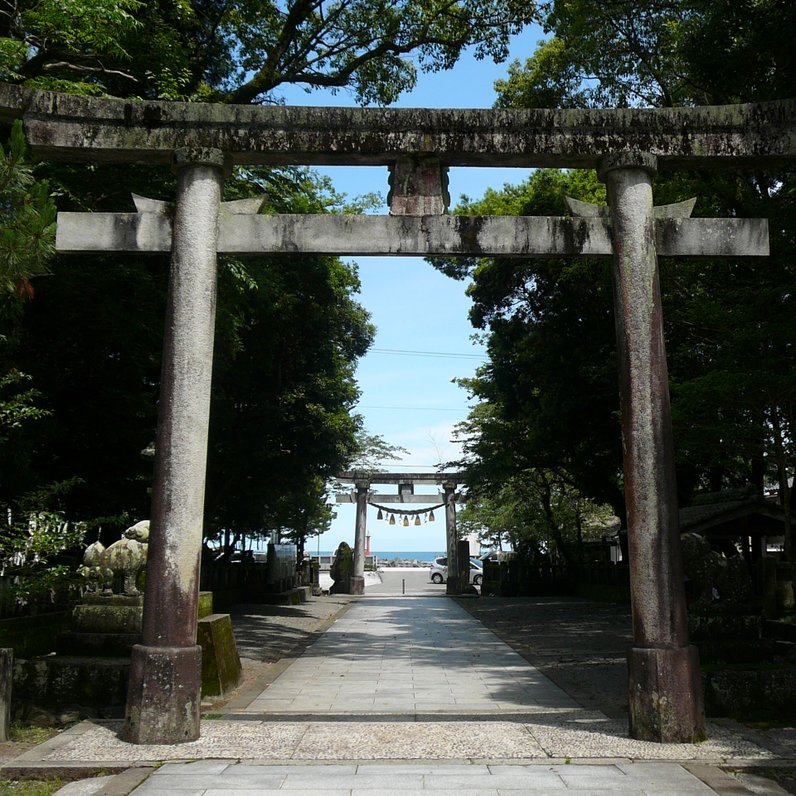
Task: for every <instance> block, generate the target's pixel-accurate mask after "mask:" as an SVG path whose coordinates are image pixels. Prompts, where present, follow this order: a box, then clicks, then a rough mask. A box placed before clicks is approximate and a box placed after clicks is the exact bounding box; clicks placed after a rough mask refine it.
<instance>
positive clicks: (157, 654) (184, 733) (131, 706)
mask: <svg viewBox="0 0 796 796" xmlns="http://www.w3.org/2000/svg"><path fill="white" fill-rule="evenodd" d="M201 689H202V648H201V647H200V646H198V645H196V646H193V647H148V646H145V645H143V644H136V645H135V646H134V647H133V653H132V659H131V661H130V690H129V691H128V694H127V711H126V714H125V718H124V727H123V728H122V738H124V740H125V741H128V742H130V743H138V744H175V743H185V742H186V741H195V740H196V739H197V738H199V709H200V702H201V697H200V696H199V694H200V692H201Z"/></svg>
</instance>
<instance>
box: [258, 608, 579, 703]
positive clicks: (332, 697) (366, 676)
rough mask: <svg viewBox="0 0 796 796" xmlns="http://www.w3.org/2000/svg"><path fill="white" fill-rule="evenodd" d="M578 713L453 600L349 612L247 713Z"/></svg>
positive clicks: (565, 696) (562, 693)
mask: <svg viewBox="0 0 796 796" xmlns="http://www.w3.org/2000/svg"><path fill="white" fill-rule="evenodd" d="M579 707H580V706H579V705H578V704H577V703H576V702H575V701H574V700H573V699H571V698H570V697H569V696H567V695H566V694H565V693H564V692H563V691H562V690H561V689H560V688H558V687H557V686H555V685H553V683H552V682H551V681H550V680H548V679H547V678H546V677H544V676H542V675H540V674H539V672H537V671H536V670H535V669H534V668H533V667H531V666H529V665H528V664H527V663H526V661H524V660H523V659H522V658H521V657H520V656H519V655H518V654H517V653H516V652H514V651H513V650H512V649H511V648H510V647H508V646H507V645H506V644H504V643H503V642H501V641H499V640H498V639H497V638H496V637H495V636H494V634H492V633H491V632H490V631H488V630H487V629H486V628H485V627H484V626H483V625H481V624H480V623H478V622H474V621H473V619H472V617H470V616H469V615H468V614H467V613H466V612H465V611H464V610H463V609H462V608H461V607H460V606H459V605H458V604H457V603H455V602H453V601H452V600H445V599H433V598H401V597H378V598H376V597H374V598H369V599H367V600H362V601H360V602H358V603H357V604H355V605H353V606H352V607H351V608H349V610H348V611H347V612H346V613H345V615H344V616H342V617H341V618H340V619H339V620H338V621H337V622H335V624H334V625H332V627H330V628H329V629H328V630H327V631H326V633H324V634H323V636H322V637H321V638H320V639H319V640H318V641H317V642H316V643H315V644H313V645H312V647H311V648H310V649H309V650H307V652H306V653H305V654H304V655H303V656H302V657H301V658H300V659H299V660H297V661H296V662H295V663H294V664H293V665H292V666H290V667H289V668H288V669H287V670H286V671H285V672H284V673H283V674H282V675H281V676H280V677H279V678H278V679H277V680H276V681H275V682H274V683H273V685H271V686H270V687H269V688H268V689H267V690H265V691H263V693H262V694H261V695H260V696H259V697H257V698H256V699H255V700H254V701H253V702H252V703H251V704H250V705H249V706H248V708H247V709H246V712H250V713H251V712H254V713H259V712H262V713H263V714H267V715H271V714H277V713H278V714H283V713H287V714H290V713H298V714H312V715H314V716H322V715H324V714H329V713H331V714H352V713H353V714H357V713H359V714H366V715H372V714H377V715H382V714H398V715H404V714H411V715H415V714H427V715H435V716H439V715H441V714H460V715H463V716H472V715H478V714H488V715H490V716H495V715H503V714H512V713H529V712H539V711H544V712H549V711H552V710H574V709H579Z"/></svg>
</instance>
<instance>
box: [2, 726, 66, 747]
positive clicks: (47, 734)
mask: <svg viewBox="0 0 796 796" xmlns="http://www.w3.org/2000/svg"><path fill="white" fill-rule="evenodd" d="M55 735H58V730H57V729H56V728H55V727H35V726H33V725H32V724H22V723H20V722H18V721H15V722H14V724H13V725H12V726H11V740H12V741H18V742H19V743H32V744H40V743H44V742H45V741H49V740H50V738H52V737H53V736H55Z"/></svg>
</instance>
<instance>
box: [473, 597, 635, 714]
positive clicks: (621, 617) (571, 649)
mask: <svg viewBox="0 0 796 796" xmlns="http://www.w3.org/2000/svg"><path fill="white" fill-rule="evenodd" d="M459 602H460V604H461V605H462V606H463V607H464V608H465V609H466V610H467V611H469V612H470V613H471V614H472V615H473V616H474V617H475V618H476V619H478V620H479V621H480V622H481V623H482V624H483V625H485V626H486V627H487V628H489V629H490V630H491V631H492V632H493V633H494V634H495V635H496V636H497V637H498V638H499V639H501V640H502V641H504V642H506V643H507V644H508V645H509V646H510V647H512V648H513V649H514V650H515V651H516V652H518V653H519V654H520V655H522V657H523V658H525V660H527V661H528V662H529V663H531V664H533V665H534V666H535V667H536V668H537V669H539V671H541V672H542V673H543V674H545V675H546V676H547V677H549V678H550V679H551V680H552V681H553V682H554V683H555V684H556V685H558V686H559V687H561V688H562V689H564V691H566V692H567V693H568V694H570V696H572V697H574V698H575V699H577V700H578V702H580V703H581V704H582V705H583V706H584V707H586V708H589V709H590V710H600V711H602V712H603V713H605V714H606V715H607V716H610V717H611V718H624V717H626V716H627V663H626V654H627V650H628V648H629V647H630V644H631V642H632V638H633V635H632V630H631V620H630V606H626V605H617V604H614V603H598V602H593V601H588V600H581V599H578V598H574V597H482V598H480V599H478V600H473V599H469V600H468V599H460V600H459Z"/></svg>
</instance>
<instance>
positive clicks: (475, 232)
mask: <svg viewBox="0 0 796 796" xmlns="http://www.w3.org/2000/svg"><path fill="white" fill-rule="evenodd" d="M15 118H21V119H22V120H23V122H24V127H25V134H26V138H27V141H28V144H29V146H30V149H31V151H32V152H33V153H34V154H35V155H37V156H38V157H40V158H43V159H52V160H56V159H61V160H72V161H84V162H140V163H147V164H149V165H161V166H164V167H169V166H173V167H174V168H176V169H177V172H178V184H177V196H176V206H175V210H174V213H173V215H172V214H171V213H168V214H166V213H160V212H151V208H150V209H147V208H146V207H144V212H140V213H137V214H86V215H83V214H81V215H79V216H78V217H75V216H70V215H69V214H61V216H60V217H59V222H58V227H59V232H58V242H57V246H58V249H59V250H60V251H92V250H93V251H119V252H123V251H135V252H146V251H150V252H155V251H171V262H172V267H171V277H170V288H169V300H168V310H167V313H168V314H167V321H166V331H165V339H164V358H163V375H162V384H161V400H160V411H159V421H158V443H157V460H156V467H155V480H154V485H153V503H152V513H151V529H150V548H149V566H148V577H147V587H146V596H145V610H144V628H143V644H141V645H138V646H136V648H135V649H134V652H133V658H132V667H131V675H130V687H129V694H128V702H127V712H126V720H125V729H124V735H125V737H126V738H127V739H128V740H130V741H132V742H135V743H176V742H180V741H186V740H191V739H195V738H197V737H198V736H199V704H200V698H199V691H200V677H199V672H200V665H201V659H200V649H199V647H197V646H196V614H197V610H196V609H197V599H198V573H199V559H200V548H201V532H202V508H203V499H204V480H205V461H206V447H207V424H208V411H209V391H210V376H211V369H212V358H213V356H212V345H213V326H214V312H215V295H216V278H215V268H216V253H217V252H237V253H263V252H282V253H289V252H292V251H306V252H317V253H329V254H407V255H408V254H420V255H431V254H469V255H490V254H500V255H509V256H510V255H514V256H526V255H534V256H563V255H581V254H584V255H590V256H595V255H603V256H612V257H613V263H614V284H615V287H616V323H617V339H618V345H619V353H620V386H621V397H622V423H623V440H624V449H625V456H624V468H625V485H626V496H627V504H628V525H629V546H630V571H631V596H632V606H633V634H634V641H633V647H632V648H631V650H630V652H629V655H628V663H629V667H628V668H629V704H630V731H631V734H632V735H633V736H634V737H636V738H641V739H646V740H653V741H672V742H674V741H692V740H695V739H698V738H700V737H702V735H703V733H704V717H703V710H702V698H701V685H700V674H699V667H698V660H697V655H696V652H695V649H694V648H693V647H691V646H689V643H688V633H687V626H686V614H685V599H684V593H683V592H684V589H683V578H682V566H681V561H680V554H679V533H678V531H679V529H678V527H677V504H676V495H675V489H674V466H673V443H672V437H671V420H670V413H669V398H668V386H667V371H666V357H665V350H664V345H663V332H662V319H661V309H660V295H659V287H658V277H657V255H658V254H661V255H665V256H678V255H687V256H697V255H711V256H734V257H738V256H759V255H765V254H766V252H767V228H766V225H765V222H763V221H754V220H749V219H688V218H663V219H657V218H656V217H655V212H654V210H653V205H652V180H653V177H654V175H655V173H656V170H657V169H676V168H700V169H709V168H714V169H715V168H733V169H737V168H756V167H761V168H765V167H767V166H772V165H780V164H783V163H786V164H787V163H792V162H793V160H794V158H795V157H796V101H794V100H786V101H780V102H773V103H765V104H760V105H738V106H723V107H705V108H679V109H668V108H667V109H621V110H563V111H556V110H543V109H531V110H418V109H375V108H374V109H352V108H285V107H265V108H261V107H251V106H231V105H201V104H193V103H168V102H142V101H127V100H113V99H98V98H89V97H74V96H66V95H59V94H56V93H51V92H40V91H35V90H29V89H25V88H22V87H19V86H12V85H8V84H0V122H8V121H10V120H12V119H15ZM234 164H272V165H281V164H295V165H302V164H307V165H314V164H319V165H323V164H328V165H345V164H350V165H385V166H388V167H389V168H390V169H391V172H392V195H391V211H392V214H393V215H391V216H388V217H371V216H368V217H351V216H299V217H296V216H260V215H238V216H235V215H234V214H227V213H224V212H222V209H221V207H222V206H221V202H220V198H221V191H222V187H223V182H224V176H225V174H226V171H227V169H228V168H229V167H230V165H234ZM456 165H464V166H479V165H491V166H518V167H519V166H521V167H536V166H545V167H562V168H598V170H599V173H600V174H601V175H602V177H603V179H604V180H605V182H606V183H607V187H608V203H609V211H610V216H609V217H601V216H599V215H597V216H593V217H582V218H461V217H458V216H457V217H447V216H444V215H426V214H427V213H434V214H439V213H440V212H442V211H443V210H444V207H445V204H446V195H447V189H446V173H447V167H448V166H456ZM234 209H235V208H232V210H233V211H234ZM412 214H420V215H412Z"/></svg>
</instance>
